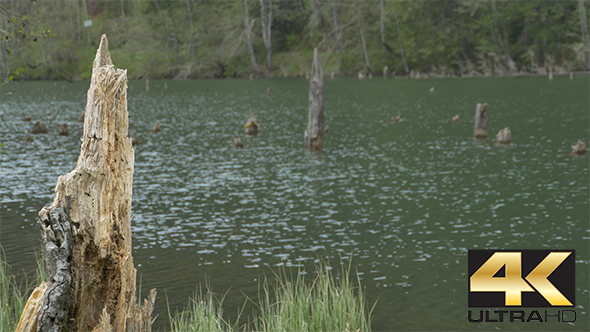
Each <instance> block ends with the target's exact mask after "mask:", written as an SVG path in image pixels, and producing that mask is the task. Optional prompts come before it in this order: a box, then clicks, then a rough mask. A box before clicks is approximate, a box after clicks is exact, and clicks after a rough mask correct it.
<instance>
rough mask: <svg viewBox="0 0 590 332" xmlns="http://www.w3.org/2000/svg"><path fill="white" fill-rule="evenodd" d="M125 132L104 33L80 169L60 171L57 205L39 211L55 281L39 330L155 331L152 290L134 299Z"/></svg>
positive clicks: (122, 85)
mask: <svg viewBox="0 0 590 332" xmlns="http://www.w3.org/2000/svg"><path fill="white" fill-rule="evenodd" d="M127 132H128V112H127V71H126V70H122V69H115V67H114V66H113V62H112V61H111V57H110V54H109V52H108V41H107V38H106V36H105V35H103V36H102V38H101V42H100V46H99V48H98V51H97V53H96V57H95V59H94V64H93V69H92V78H91V84H90V88H89V90H88V99H87V104H86V116H85V121H84V134H83V137H82V148H81V152H80V156H79V158H78V162H77V165H76V168H75V169H74V170H73V171H71V172H70V173H68V174H66V175H62V176H60V177H59V179H58V180H57V185H56V186H55V197H54V200H53V203H52V204H51V206H50V207H49V208H47V207H44V208H43V209H42V210H41V211H40V212H39V219H40V224H41V227H42V229H43V247H44V250H45V255H46V259H47V260H46V271H47V272H48V276H49V279H50V280H49V285H48V291H47V292H45V297H44V300H43V306H42V308H41V311H40V314H39V316H38V317H39V326H38V330H37V331H79V332H87V331H88V332H91V331H101V326H102V327H105V326H107V327H109V328H112V330H113V331H121V332H123V331H149V330H150V329H151V313H152V310H153V305H154V302H155V297H156V292H155V290H152V291H151V292H150V296H149V301H148V300H145V303H144V305H143V307H141V308H140V307H139V306H138V305H137V304H136V298H135V288H136V285H135V276H136V270H135V268H134V266H133V257H132V255H131V224H130V219H131V195H132V181H133V168H134V151H133V148H132V146H131V139H130V138H129V137H127ZM47 294H50V295H47ZM103 311H104V313H105V314H103ZM105 317H107V318H108V319H107V320H108V322H105V321H104V319H105ZM107 323H108V324H107Z"/></svg>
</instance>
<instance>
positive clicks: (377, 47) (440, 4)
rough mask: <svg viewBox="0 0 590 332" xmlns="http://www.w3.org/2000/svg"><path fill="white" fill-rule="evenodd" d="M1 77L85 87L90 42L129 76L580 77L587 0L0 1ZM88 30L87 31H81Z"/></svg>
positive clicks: (589, 36) (585, 61)
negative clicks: (103, 46) (105, 42)
mask: <svg viewBox="0 0 590 332" xmlns="http://www.w3.org/2000/svg"><path fill="white" fill-rule="evenodd" d="M0 13H3V14H4V15H3V17H2V20H0V37H2V42H0V48H1V52H0V54H1V55H0V60H1V62H0V70H1V73H2V75H3V76H4V75H6V77H9V76H10V75H13V73H14V72H15V71H18V72H20V71H21V68H23V69H25V70H24V71H23V72H22V73H20V76H18V77H16V79H21V78H22V79H43V80H57V79H66V80H78V79H88V78H89V77H90V74H91V68H92V60H93V59H94V55H95V52H96V48H97V46H98V42H99V39H100V35H101V34H103V33H106V34H107V36H108V38H109V41H110V45H109V48H110V50H111V55H112V57H113V59H114V61H115V63H116V64H117V66H118V67H120V68H126V69H128V75H129V77H130V78H142V77H145V76H147V75H149V77H150V78H175V79H187V78H198V77H209V78H212V77H215V78H221V77H248V76H250V75H253V76H262V77H264V76H267V77H268V76H274V77H279V76H281V77H282V76H299V75H301V76H305V74H306V71H308V70H309V68H310V63H311V58H312V55H313V48H314V47H318V48H319V50H320V52H321V53H322V61H323V62H324V63H323V69H324V73H325V74H329V73H332V72H333V73H335V74H336V75H356V74H357V73H358V72H359V71H363V72H365V73H369V72H372V73H373V74H374V75H377V74H378V75H382V73H383V68H384V67H385V66H388V74H389V75H392V74H394V75H397V76H411V77H425V76H430V77H432V76H477V75H505V74H515V73H540V74H543V73H546V72H547V71H549V69H550V68H552V70H553V71H554V72H557V73H559V72H566V71H581V70H588V69H590V30H589V28H588V16H589V13H590V2H589V1H588V0H574V1H515V0H510V1H499V0H445V1H414V0H407V1H401V0H400V1H391V0H214V1H212V0H176V1H171V0H108V1H104V0H66V1H61V0H38V1H31V0H0ZM90 21H91V25H90V26H88V25H89V23H90Z"/></svg>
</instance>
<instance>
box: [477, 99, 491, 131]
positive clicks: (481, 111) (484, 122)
mask: <svg viewBox="0 0 590 332" xmlns="http://www.w3.org/2000/svg"><path fill="white" fill-rule="evenodd" d="M488 121H489V114H488V104H477V106H476V107H475V130H474V135H475V138H487V137H488Z"/></svg>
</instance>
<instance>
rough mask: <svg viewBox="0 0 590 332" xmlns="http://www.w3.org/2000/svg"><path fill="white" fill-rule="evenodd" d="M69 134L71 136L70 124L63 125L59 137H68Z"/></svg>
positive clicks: (60, 127)
mask: <svg viewBox="0 0 590 332" xmlns="http://www.w3.org/2000/svg"><path fill="white" fill-rule="evenodd" d="M69 134H70V131H69V130H68V124H67V123H61V124H60V125H59V135H60V136H68V135H69Z"/></svg>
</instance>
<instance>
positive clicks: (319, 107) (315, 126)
mask: <svg viewBox="0 0 590 332" xmlns="http://www.w3.org/2000/svg"><path fill="white" fill-rule="evenodd" d="M304 136H305V148H306V149H309V150H311V151H320V150H321V149H322V148H323V147H324V81H323V75H322V68H321V67H320V55H319V53H318V49H317V48H315V49H314V51H313V64H312V66H311V78H310V80H309V113H308V117H307V129H305V135H304Z"/></svg>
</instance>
